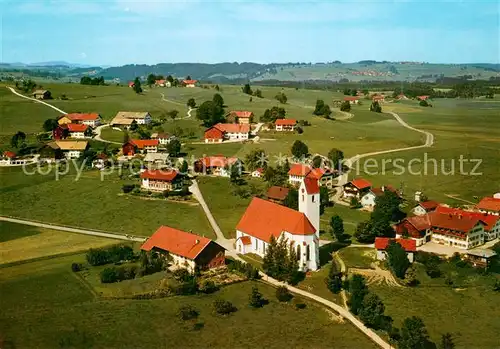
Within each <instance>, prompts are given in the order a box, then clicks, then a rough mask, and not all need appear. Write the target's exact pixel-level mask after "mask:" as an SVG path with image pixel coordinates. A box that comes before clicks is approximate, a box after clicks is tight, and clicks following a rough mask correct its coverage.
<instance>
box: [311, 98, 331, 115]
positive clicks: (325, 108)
mask: <svg viewBox="0 0 500 349" xmlns="http://www.w3.org/2000/svg"><path fill="white" fill-rule="evenodd" d="M313 114H314V115H317V116H324V117H326V118H329V117H330V115H331V114H332V111H331V109H330V106H329V105H328V104H325V102H324V101H323V100H322V99H318V100H316V107H315V108H314V111H313Z"/></svg>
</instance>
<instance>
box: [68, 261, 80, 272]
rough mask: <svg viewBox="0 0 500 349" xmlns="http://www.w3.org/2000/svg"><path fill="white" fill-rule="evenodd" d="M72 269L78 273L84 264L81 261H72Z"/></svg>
mask: <svg viewBox="0 0 500 349" xmlns="http://www.w3.org/2000/svg"><path fill="white" fill-rule="evenodd" d="M71 270H72V271H73V272H75V273H76V272H77V271H80V270H82V265H81V264H80V263H72V264H71Z"/></svg>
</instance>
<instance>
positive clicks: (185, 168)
mask: <svg viewBox="0 0 500 349" xmlns="http://www.w3.org/2000/svg"><path fill="white" fill-rule="evenodd" d="M188 170H189V166H188V163H187V161H186V160H182V163H181V166H180V168H179V171H180V172H181V174H187V173H188Z"/></svg>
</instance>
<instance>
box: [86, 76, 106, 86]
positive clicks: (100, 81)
mask: <svg viewBox="0 0 500 349" xmlns="http://www.w3.org/2000/svg"><path fill="white" fill-rule="evenodd" d="M80 84H82V85H100V86H104V85H106V83H105V82H104V77H103V76H100V77H98V78H91V77H90V76H82V78H81V79H80Z"/></svg>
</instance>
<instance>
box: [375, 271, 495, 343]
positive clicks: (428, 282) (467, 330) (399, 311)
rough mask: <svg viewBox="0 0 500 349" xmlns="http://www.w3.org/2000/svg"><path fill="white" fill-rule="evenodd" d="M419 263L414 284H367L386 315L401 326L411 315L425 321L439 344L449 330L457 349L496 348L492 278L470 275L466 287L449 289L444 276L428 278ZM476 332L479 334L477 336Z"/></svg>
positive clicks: (433, 338)
mask: <svg viewBox="0 0 500 349" xmlns="http://www.w3.org/2000/svg"><path fill="white" fill-rule="evenodd" d="M422 269H423V267H422V266H419V268H418V273H417V278H418V280H419V281H420V282H421V284H420V285H419V286H417V287H413V288H408V287H397V288H396V287H389V286H387V285H382V284H379V285H370V289H371V290H372V291H374V292H375V293H376V294H377V295H378V296H379V297H381V298H382V300H383V302H384V304H385V307H386V311H385V312H386V314H388V315H390V316H392V318H393V319H394V325H395V326H397V327H400V326H401V323H402V321H403V320H404V319H405V318H407V317H410V316H418V317H420V318H422V320H423V321H424V323H425V325H426V327H427V330H428V331H429V334H430V336H431V339H432V340H433V341H434V342H435V343H438V342H439V340H440V336H441V334H443V333H446V332H450V333H452V335H453V336H454V338H455V340H454V341H455V344H456V347H457V348H485V349H486V348H496V347H497V346H498V333H499V331H500V321H499V320H498V319H500V308H499V307H498V304H500V293H498V292H494V291H493V290H492V279H491V278H492V277H491V276H489V277H484V276H479V275H477V274H476V275H475V276H470V280H469V283H468V285H466V287H461V288H456V289H452V288H450V287H449V286H446V285H445V284H444V281H443V280H444V278H443V277H441V278H438V279H430V278H429V277H428V276H427V275H426V274H425V272H423V270H422ZM478 334H481V335H479V336H478Z"/></svg>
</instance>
